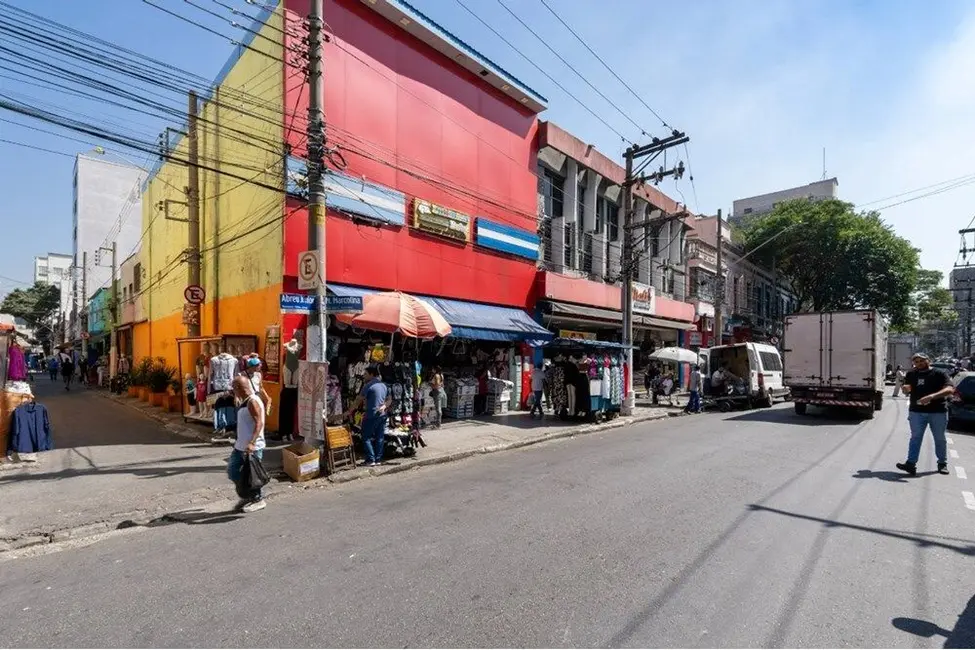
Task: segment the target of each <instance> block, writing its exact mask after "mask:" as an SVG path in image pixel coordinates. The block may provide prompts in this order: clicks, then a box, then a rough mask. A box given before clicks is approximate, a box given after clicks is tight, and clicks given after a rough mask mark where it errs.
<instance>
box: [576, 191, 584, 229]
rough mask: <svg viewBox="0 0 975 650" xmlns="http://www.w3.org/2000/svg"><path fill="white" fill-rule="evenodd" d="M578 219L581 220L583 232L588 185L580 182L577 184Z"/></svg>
mask: <svg viewBox="0 0 975 650" xmlns="http://www.w3.org/2000/svg"><path fill="white" fill-rule="evenodd" d="M576 206H577V207H576V219H577V220H578V221H579V232H583V230H584V228H585V227H584V226H583V223H584V222H585V220H586V219H585V216H586V186H585V185H583V184H582V183H579V184H578V185H577V186H576Z"/></svg>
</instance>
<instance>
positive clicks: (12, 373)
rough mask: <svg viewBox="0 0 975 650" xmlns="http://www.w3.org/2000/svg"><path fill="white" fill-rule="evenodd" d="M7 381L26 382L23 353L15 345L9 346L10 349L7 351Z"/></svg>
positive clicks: (25, 364)
mask: <svg viewBox="0 0 975 650" xmlns="http://www.w3.org/2000/svg"><path fill="white" fill-rule="evenodd" d="M7 379H9V380H11V381H27V363H26V362H25V361H24V351H23V350H21V349H20V347H19V346H16V345H12V346H10V349H9V350H7Z"/></svg>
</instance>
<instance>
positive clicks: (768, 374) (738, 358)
mask: <svg viewBox="0 0 975 650" xmlns="http://www.w3.org/2000/svg"><path fill="white" fill-rule="evenodd" d="M702 356H703V355H702ZM722 366H723V367H724V368H725V369H727V370H728V371H730V372H731V374H733V375H735V376H736V377H738V378H739V379H741V380H742V381H743V382H744V383H745V386H746V389H747V391H748V396H749V397H750V398H751V401H752V404H754V405H756V406H772V404H773V403H774V401H775V400H776V399H777V398H785V397H787V396H788V395H789V389H788V388H786V387H785V383H784V382H783V377H782V355H781V354H779V350H778V348H776V347H775V346H774V345H768V344H767V343H737V344H735V345H719V346H717V347H713V348H710V349H709V350H708V351H707V373H706V374H705V377H707V378H709V379H710V377H711V375H712V374H713V373H714V371H715V370H717V369H718V368H721V367H722Z"/></svg>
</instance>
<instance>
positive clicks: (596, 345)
mask: <svg viewBox="0 0 975 650" xmlns="http://www.w3.org/2000/svg"><path fill="white" fill-rule="evenodd" d="M549 347H552V348H575V349H579V348H591V349H593V350H597V349H599V350H628V349H631V348H633V347H635V346H632V345H623V344H622V343H615V342H613V341H595V340H593V339H566V338H561V337H559V338H555V339H552V340H551V341H550V342H549Z"/></svg>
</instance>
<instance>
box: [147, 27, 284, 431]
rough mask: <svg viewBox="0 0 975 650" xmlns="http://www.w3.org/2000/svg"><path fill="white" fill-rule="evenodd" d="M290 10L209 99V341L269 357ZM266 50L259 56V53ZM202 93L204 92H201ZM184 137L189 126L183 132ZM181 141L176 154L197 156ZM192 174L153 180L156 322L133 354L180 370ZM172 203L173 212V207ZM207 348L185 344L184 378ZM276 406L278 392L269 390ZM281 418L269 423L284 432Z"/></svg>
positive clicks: (178, 167) (204, 222)
mask: <svg viewBox="0 0 975 650" xmlns="http://www.w3.org/2000/svg"><path fill="white" fill-rule="evenodd" d="M282 15H283V14H282V10H281V9H280V8H278V9H277V10H275V11H274V13H273V15H272V16H271V17H270V19H269V20H268V21H267V23H265V25H264V26H263V27H262V28H261V29H260V30H259V35H258V36H256V37H255V38H254V39H253V41H252V42H251V43H250V44H249V46H248V48H246V49H242V52H241V54H240V57H239V59H238V60H237V61H236V63H235V64H234V65H233V67H232V68H231V69H230V70H229V71H228V72H227V74H226V76H225V77H224V79H223V80H222V82H221V83H220V86H219V88H217V89H215V90H214V91H212V92H210V93H208V95H207V96H206V100H205V101H204V102H201V107H200V114H199V119H198V128H197V134H198V152H199V161H200V170H199V180H200V250H201V255H200V261H201V263H200V267H201V272H200V280H201V281H200V284H201V285H202V286H203V288H204V290H205V291H206V294H207V296H206V302H205V303H204V305H203V306H202V309H201V319H200V331H201V334H202V335H203V336H208V335H217V334H250V335H255V336H257V337H258V349H257V350H255V351H256V352H258V353H260V354H262V356H263V351H264V349H263V346H264V335H265V331H266V328H267V326H268V325H276V324H280V320H281V315H280V307H279V301H278V295H279V294H280V292H281V281H282V267H281V264H282V256H283V253H282V246H283V226H282V218H283V214H284V90H283V88H284V64H283V61H282V57H283V54H284V48H283V44H282V38H283V36H282V30H283V27H284V23H283V20H282ZM255 50H257V51H255ZM202 90H203V89H201V94H202ZM180 128H181V129H183V130H185V129H186V126H185V125H181V126H180ZM188 153H189V152H188V139H187V138H186V137H182V138H180V141H179V143H178V144H177V145H176V146H175V149H174V150H173V153H172V156H173V157H174V158H175V159H177V160H186V159H187V158H188ZM188 184H189V175H188V168H187V167H186V166H185V165H183V164H180V163H179V162H174V161H167V162H165V163H164V164H163V165H162V166H161V168H160V169H159V171H158V173H156V174H155V175H154V176H153V177H152V178H151V180H150V181H149V182H148V183H147V186H146V188H145V191H144V194H143V199H142V205H143V214H142V223H143V231H144V232H146V235H145V237H144V239H143V244H142V249H141V253H140V257H141V262H142V264H143V269H144V270H145V272H144V274H143V280H142V290H143V293H142V294H141V295H140V299H141V300H142V301H143V304H142V311H143V314H144V316H145V318H147V319H148V322H146V323H143V324H141V325H138V326H136V327H135V328H134V334H133V357H134V359H135V362H136V363H137V362H138V360H139V359H140V358H142V357H145V356H152V357H164V358H165V359H166V360H167V363H169V364H171V365H173V366H176V365H177V363H178V361H179V359H178V353H177V343H176V339H177V338H181V337H185V336H186V326H185V325H184V324H183V323H182V310H183V303H184V297H183V290H184V289H185V287H186V286H187V284H188V283H189V280H188V266H187V259H186V257H187V255H186V251H187V247H188V232H187V228H188V224H187V223H186V222H185V221H176V220H173V219H182V220H185V219H186V218H187V208H186V205H185V203H186V194H185V192H184V188H186V187H187V186H188ZM167 205H168V215H169V217H170V218H171V219H167V218H166V209H167ZM200 352H201V350H200V347H199V346H190V345H184V346H183V351H182V356H183V359H182V362H183V368H184V373H185V372H187V371H188V370H189V369H191V368H193V367H194V365H195V359H196V357H197V355H199V354H200ZM267 388H268V392H269V393H271V394H272V397H273V398H274V399H275V401H276V394H277V392H278V389H277V387H276V386H274V385H272V384H270V383H268V386H267ZM276 419H277V418H276V413H275V414H274V415H273V417H272V421H271V422H270V423H269V424H270V425H271V428H274V427H275V426H276Z"/></svg>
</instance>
